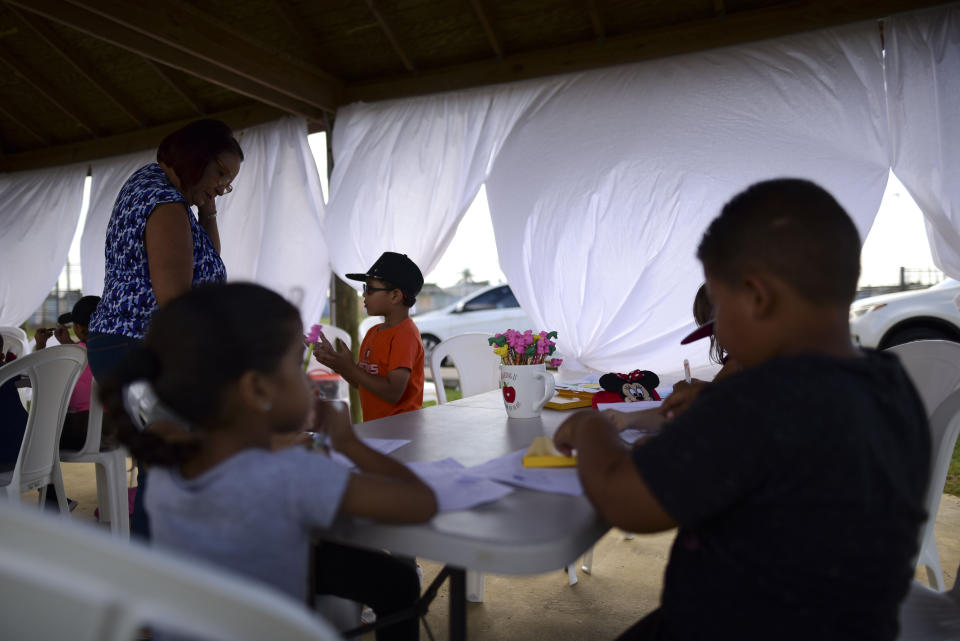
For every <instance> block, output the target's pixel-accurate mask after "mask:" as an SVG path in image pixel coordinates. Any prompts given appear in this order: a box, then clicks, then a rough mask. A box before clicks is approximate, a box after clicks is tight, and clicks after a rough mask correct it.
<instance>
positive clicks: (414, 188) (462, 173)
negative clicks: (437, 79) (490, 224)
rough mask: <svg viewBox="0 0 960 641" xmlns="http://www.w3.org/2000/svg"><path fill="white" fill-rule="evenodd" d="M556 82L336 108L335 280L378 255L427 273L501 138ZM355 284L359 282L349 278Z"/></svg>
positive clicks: (330, 217)
mask: <svg viewBox="0 0 960 641" xmlns="http://www.w3.org/2000/svg"><path fill="white" fill-rule="evenodd" d="M562 83H563V81H558V80H551V81H548V82H543V81H539V82H533V83H531V82H527V83H517V84H513V85H507V86H503V87H495V88H493V89H489V88H484V89H474V90H469V91H463V92H458V93H453V94H442V95H434V96H425V97H421V98H413V99H409V100H396V101H388V102H381V103H376V104H362V103H358V104H353V105H349V106H347V107H344V108H342V109H341V110H340V111H339V113H338V114H337V122H336V127H335V128H334V135H333V141H332V144H333V149H334V154H335V158H336V160H335V164H334V168H333V175H332V177H331V184H330V203H329V205H328V213H327V240H328V243H329V247H330V259H331V264H332V266H333V269H334V271H335V272H337V273H338V274H339V275H340V276H341V277H342V276H343V275H344V274H346V273H348V272H362V271H366V269H367V268H368V267H370V265H372V264H373V262H374V261H375V260H376V259H377V257H378V256H380V254H381V253H382V252H384V251H397V252H400V253H404V254H407V255H408V256H410V258H411V259H412V260H413V261H414V262H415V263H416V264H417V266H418V267H420V270H421V271H422V272H423V273H424V274H427V273H429V272H430V270H431V269H433V268H434V267H435V266H436V264H437V262H438V261H439V260H440V257H441V256H442V255H443V251H444V250H445V249H446V247H447V245H448V244H449V243H450V240H451V239H452V238H453V235H454V233H455V232H456V229H457V224H458V223H459V222H460V218H461V217H462V216H463V214H464V212H465V211H466V210H467V207H468V206H469V205H470V203H471V201H472V200H473V198H474V196H476V194H477V191H478V190H479V188H480V185H481V184H482V183H483V182H484V180H485V179H486V177H487V174H488V172H489V171H490V167H491V165H492V164H493V162H494V159H495V158H496V155H497V152H498V150H499V148H500V145H501V144H502V142H503V140H504V138H505V137H506V136H507V135H508V134H509V133H510V131H511V129H512V128H513V126H514V125H515V124H516V122H517V121H518V120H519V119H520V118H521V117H522V116H523V115H524V114H527V113H529V112H531V111H532V110H533V109H534V108H535V106H536V104H537V103H538V101H541V100H543V99H544V98H545V97H548V96H550V95H552V92H553V91H555V90H556V88H557V87H558V86H560V85H561V84H562ZM355 286H357V287H359V284H355Z"/></svg>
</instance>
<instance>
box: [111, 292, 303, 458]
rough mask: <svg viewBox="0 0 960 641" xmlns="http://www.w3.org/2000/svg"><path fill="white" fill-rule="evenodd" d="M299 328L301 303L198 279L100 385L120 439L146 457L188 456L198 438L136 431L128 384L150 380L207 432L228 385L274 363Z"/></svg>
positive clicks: (182, 415) (220, 411) (219, 413)
mask: <svg viewBox="0 0 960 641" xmlns="http://www.w3.org/2000/svg"><path fill="white" fill-rule="evenodd" d="M300 328H301V326H300V313H299V312H298V311H297V308H296V307H294V306H293V305H291V304H290V303H289V302H287V301H286V300H285V299H284V298H283V297H282V296H280V295H279V294H277V293H276V292H273V291H271V290H269V289H266V288H265V287H261V286H259V285H254V284H252V283H230V284H226V285H208V286H203V287H198V288H196V289H193V290H190V291H189V292H187V293H186V294H184V295H182V296H180V297H179V298H176V299H175V300H173V301H171V302H170V303H169V304H167V305H166V306H165V307H163V308H161V309H160V310H159V311H157V313H156V314H155V315H154V316H153V320H151V322H150V328H149V330H148V331H147V336H146V338H145V339H144V342H143V345H142V346H140V347H137V348H135V349H133V350H131V351H130V353H129V355H128V356H127V358H126V359H125V360H124V361H123V363H122V364H121V365H120V366H119V367H118V368H117V370H115V371H114V373H113V375H112V377H111V378H110V379H108V380H107V381H105V382H104V385H103V387H102V389H101V392H100V398H101V400H102V402H103V404H104V407H105V408H107V411H108V412H109V414H110V416H111V419H112V421H111V422H112V423H113V424H114V426H115V428H116V431H117V437H118V439H119V440H120V441H121V442H122V443H123V444H124V445H125V446H127V447H128V448H129V449H130V451H131V453H132V454H133V456H134V457H136V458H137V459H140V460H142V461H144V462H145V463H153V464H159V465H175V464H177V463H179V462H181V461H183V460H184V458H186V457H188V456H190V455H191V454H192V453H193V451H195V448H196V447H197V445H198V438H196V437H194V438H190V437H188V436H187V434H186V433H185V434H184V435H183V436H184V437H183V438H177V439H166V438H163V437H161V436H158V435H156V434H153V433H151V432H150V431H144V432H140V431H138V430H137V429H136V427H134V425H133V422H132V421H131V420H130V418H129V417H128V416H127V413H126V410H125V409H124V406H123V390H124V388H125V387H126V386H127V385H129V384H130V383H132V382H133V381H137V380H147V381H148V382H150V384H151V385H152V387H153V390H154V392H155V393H156V395H157V397H158V398H159V400H160V401H161V402H162V403H163V404H164V405H165V406H166V407H167V408H168V409H170V410H172V412H173V413H174V414H176V415H177V416H178V417H180V418H182V419H183V420H185V421H186V422H188V423H189V425H190V428H191V431H192V432H193V433H196V432H201V433H202V431H203V430H204V429H206V428H209V427H211V426H213V425H215V424H216V421H217V419H218V418H220V417H221V416H222V415H223V411H224V409H225V404H226V395H227V392H228V390H229V386H230V385H231V384H232V383H234V382H236V381H237V380H239V378H240V377H241V376H242V375H243V373H244V372H248V371H250V370H255V371H258V372H264V373H269V372H273V371H276V369H277V367H278V366H279V363H280V360H281V358H282V357H283V355H284V353H285V352H286V351H287V350H288V349H289V347H290V344H291V341H293V340H296V337H297V336H299V333H300Z"/></svg>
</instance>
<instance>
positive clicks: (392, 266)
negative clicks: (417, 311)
mask: <svg viewBox="0 0 960 641" xmlns="http://www.w3.org/2000/svg"><path fill="white" fill-rule="evenodd" d="M346 276H347V278H349V279H350V280H362V281H366V280H367V279H368V278H376V279H377V280H383V281H386V282H388V283H390V284H391V285H393V286H394V287H396V288H397V289H399V290H400V291H401V292H403V295H404V296H406V297H408V298H416V297H417V294H419V293H420V290H421V289H422V288H423V274H422V273H421V272H420V268H419V267H417V265H416V263H414V262H413V261H412V260H410V259H409V258H407V255H406V254H398V253H396V252H383V253H382V254H380V258H378V259H377V262H375V263H374V264H373V266H371V267H370V269H368V270H367V273H366V274H347V275H346Z"/></svg>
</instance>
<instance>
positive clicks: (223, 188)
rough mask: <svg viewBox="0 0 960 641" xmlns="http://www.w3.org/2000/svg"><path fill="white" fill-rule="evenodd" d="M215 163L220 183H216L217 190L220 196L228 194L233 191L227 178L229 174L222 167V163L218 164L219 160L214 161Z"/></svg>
mask: <svg viewBox="0 0 960 641" xmlns="http://www.w3.org/2000/svg"><path fill="white" fill-rule="evenodd" d="M215 160H216V161H217V167H218V168H219V169H220V181H219V182H218V183H217V189H218V190H219V191H220V195H221V196H222V195H224V194H229V193H230V192H231V191H233V185H231V184H230V182H231V181H230V180H229V179H228V176H230V172H229V171H227V168H226V167H224V166H223V163H222V162H220V159H219V158H216V159H215Z"/></svg>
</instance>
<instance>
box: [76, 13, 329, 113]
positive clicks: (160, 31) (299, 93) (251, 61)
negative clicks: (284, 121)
mask: <svg viewBox="0 0 960 641" xmlns="http://www.w3.org/2000/svg"><path fill="white" fill-rule="evenodd" d="M67 1H68V2H70V3H71V4H73V5H74V6H77V7H82V8H83V9H85V10H87V11H90V12H93V13H96V14H97V15H99V16H101V17H102V18H105V19H107V20H111V21H113V22H114V23H116V24H118V25H121V26H123V27H126V28H127V29H132V30H134V31H136V32H138V33H139V34H140V35H141V36H142V37H145V38H151V39H153V40H156V41H158V42H162V43H164V44H166V45H167V46H170V47H173V48H175V49H179V50H180V51H182V52H184V53H187V54H189V55H190V56H191V57H193V58H197V59H200V60H204V61H206V62H208V63H210V64H213V65H216V66H218V67H220V68H221V69H223V70H226V71H229V72H231V73H234V74H237V75H238V76H241V77H244V78H247V79H248V80H252V81H254V82H256V83H258V84H261V85H263V86H264V87H268V88H269V89H272V90H274V91H277V92H279V93H281V94H285V95H287V96H289V97H291V98H294V99H296V100H299V101H300V102H303V103H306V104H308V105H311V106H313V107H316V108H317V109H324V110H327V111H333V110H335V109H336V106H337V97H338V94H339V90H340V82H339V81H338V80H337V79H336V78H334V77H333V76H331V75H329V74H327V73H324V72H323V71H320V70H313V71H307V70H305V69H303V68H302V65H296V64H289V61H282V60H278V59H277V58H278V56H277V55H276V52H271V51H269V50H266V49H264V47H262V46H259V45H255V44H253V43H251V42H249V41H248V40H244V39H243V38H238V37H236V34H235V33H234V32H232V31H231V30H230V29H228V28H225V27H223V26H222V25H221V24H220V22H219V21H218V20H216V19H214V18H210V17H207V16H204V15H203V14H200V13H199V12H197V11H196V10H194V9H192V8H191V7H190V6H189V5H187V4H186V3H182V2H174V1H172V0H166V1H165V2H160V3H155V2H150V3H147V2H143V3H133V2H129V0H67ZM186 13H190V14H191V15H190V16H185V14H186Z"/></svg>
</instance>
